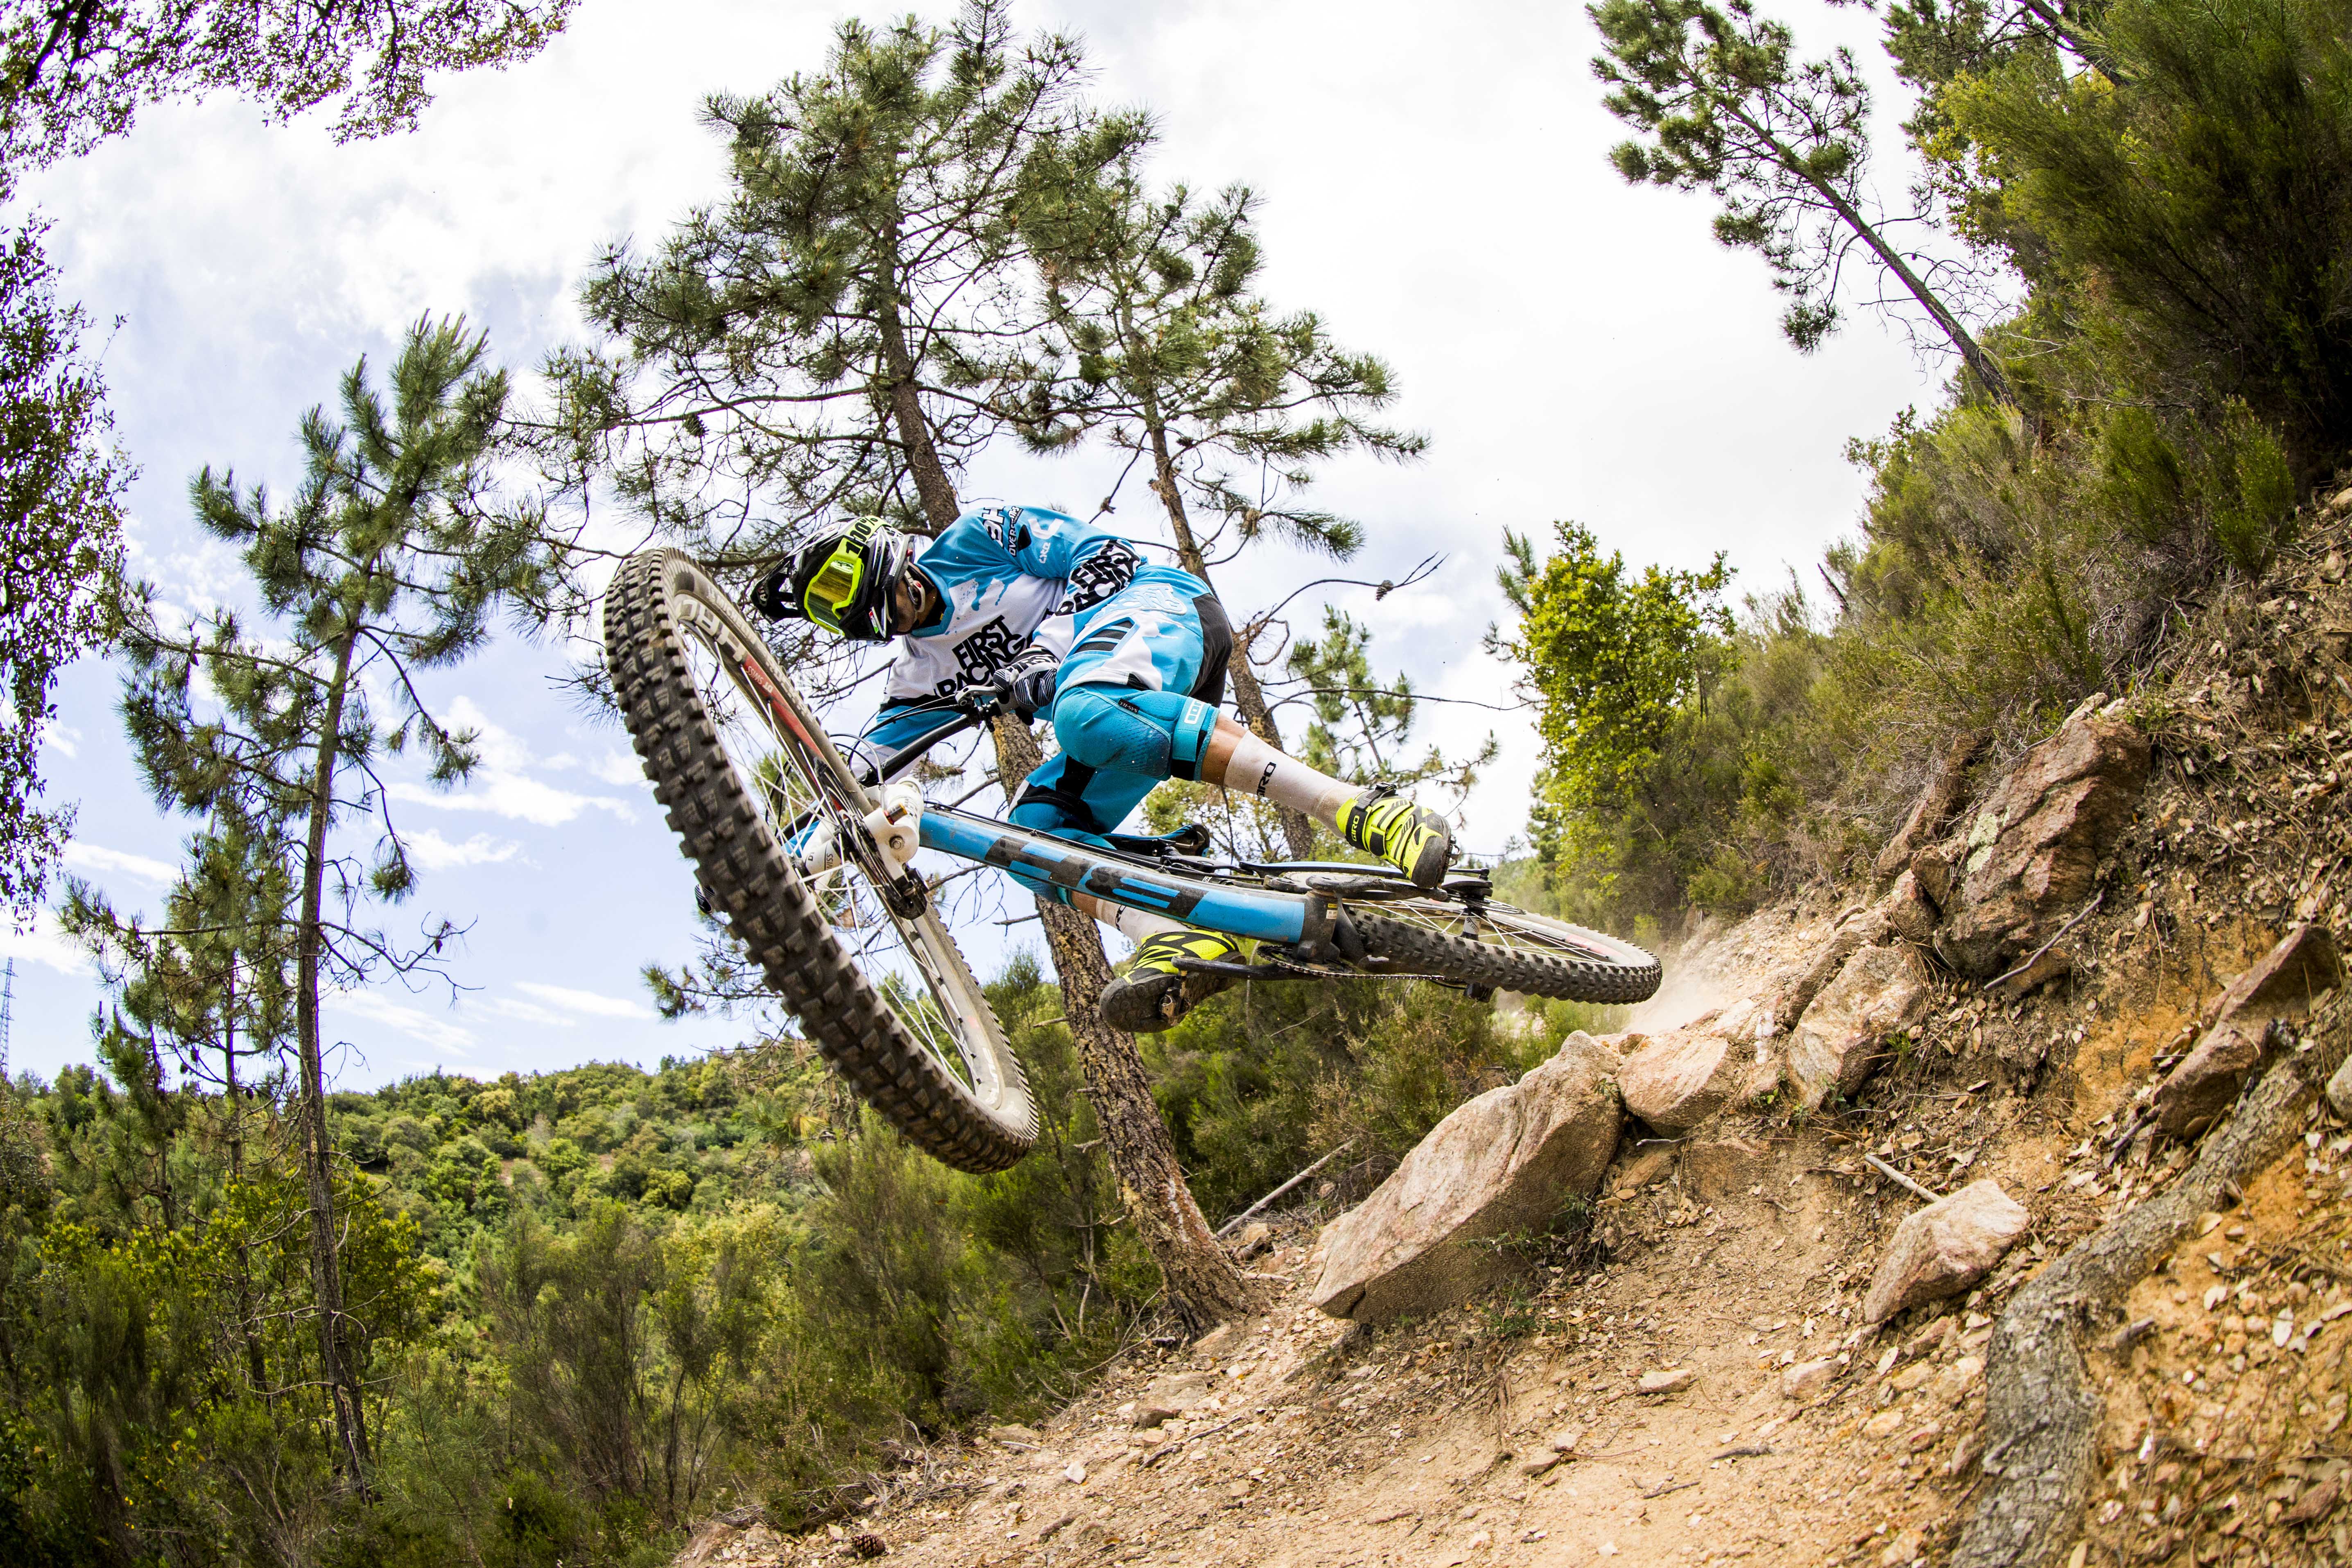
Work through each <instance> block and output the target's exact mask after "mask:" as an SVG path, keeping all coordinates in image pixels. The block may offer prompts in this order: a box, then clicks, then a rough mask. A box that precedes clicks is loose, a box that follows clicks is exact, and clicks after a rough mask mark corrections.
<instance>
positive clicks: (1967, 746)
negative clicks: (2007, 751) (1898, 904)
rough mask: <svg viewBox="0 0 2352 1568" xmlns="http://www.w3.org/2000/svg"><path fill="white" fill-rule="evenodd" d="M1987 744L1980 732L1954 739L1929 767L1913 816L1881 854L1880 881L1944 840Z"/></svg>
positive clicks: (1906, 821)
mask: <svg viewBox="0 0 2352 1568" xmlns="http://www.w3.org/2000/svg"><path fill="white" fill-rule="evenodd" d="M1984 743H1985V737H1984V735H1983V734H1982V733H1980V732H1977V731H1970V732H1969V733H1967V734H1963V735H1958V736H1955V737H1954V738H1953V740H1952V742H1951V743H1950V744H1949V745H1948V746H1946V747H1945V748H1944V749H1943V751H1941V752H1938V753H1937V756H1936V760H1935V761H1934V762H1932V763H1929V764H1928V765H1927V783H1926V784H1923V785H1921V786H1920V790H1919V798H1918V799H1916V800H1915V801H1913V802H1912V803H1911V813H1910V815H1909V816H1906V817H1905V818H1904V819H1903V826H1900V827H1898V828H1896V829H1895V837H1892V838H1890V839H1888V840H1887V841H1886V847H1885V848H1884V849H1882V850H1880V851H1879V852H1878V864H1877V866H1876V868H1875V869H1876V871H1877V873H1878V878H1879V880H1881V881H1885V879H1887V878H1889V877H1893V876H1895V875H1897V874H1899V873H1900V872H1901V871H1902V870H1903V869H1904V868H1906V867H1907V866H1909V865H1910V864H1911V857H1912V856H1914V855H1916V854H1917V853H1918V852H1919V851H1920V850H1921V849H1924V848H1926V847H1927V845H1928V844H1929V843H1930V842H1932V841H1933V840H1934V839H1936V838H1937V837H1941V836H1942V834H1943V831H1944V825H1945V824H1946V823H1948V822H1949V821H1951V819H1952V813H1953V812H1954V811H1956V810H1958V808H1959V804H1960V792H1961V790H1962V789H1963V788H1964V787H1965V786H1966V785H1967V783H1968V776H1969V763H1972V762H1974V761H1975V760H1976V755H1977V753H1978V752H1980V751H1982V750H1984Z"/></svg>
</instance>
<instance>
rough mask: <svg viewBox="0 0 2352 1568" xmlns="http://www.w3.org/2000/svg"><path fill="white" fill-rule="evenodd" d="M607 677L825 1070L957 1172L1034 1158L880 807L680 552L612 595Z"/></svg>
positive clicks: (956, 963) (975, 1010)
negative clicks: (889, 848) (885, 847)
mask: <svg viewBox="0 0 2352 1568" xmlns="http://www.w3.org/2000/svg"><path fill="white" fill-rule="evenodd" d="M604 658H605V661H606V663H607V664H608V666H609V667H610V668H611V670H612V674H613V685H614V695H615V696H616V697H617V698H618V699H619V701H620V706H621V713H622V717H623V719H624V720H625V722H626V723H627V725H628V728H629V735H630V739H631V740H632V741H633V742H635V745H636V750H637V754H638V756H639V757H640V758H641V759H642V760H643V762H644V763H645V768H646V776H647V777H648V778H650V779H651V780H652V781H653V785H654V795H655V796H656V798H657V799H658V800H660V802H661V803H662V805H664V806H665V807H667V811H668V818H669V825H670V826H671V828H672V829H674V830H675V831H676V832H677V835H678V837H679V838H680V840H681V841H682V842H683V845H684V847H685V850H686V854H687V858H688V859H690V860H692V861H693V862H694V866H695V873H696V876H697V877H698V879H699V880H700V881H701V883H702V886H703V887H704V889H706V890H707V891H708V893H709V899H710V902H711V905H712V907H713V908H714V909H715V910H718V911H719V912H720V913H722V914H723V915H724V916H725V917H726V920H727V924H728V929H729V930H730V931H731V932H732V933H733V934H734V935H735V937H736V938H737V939H738V940H740V942H742V943H743V944H744V946H745V948H746V949H747V950H749V952H751V956H752V958H753V959H754V960H755V961H756V962H757V963H759V964H760V965H761V969H762V970H763V971H764V972H765V973H766V975H767V980H768V984H770V985H772V987H774V988H775V991H776V994H777V995H778V996H779V997H781V998H782V1001H783V1003H784V1005H785V1006H786V1007H788V1008H790V1009H791V1010H792V1012H793V1016H795V1017H797V1018H798V1019H799V1020H800V1022H801V1026H802V1027H803V1029H804V1030H805V1031H806V1032H807V1035H808V1037H809V1038H810V1039H811V1040H812V1041H814V1043H815V1045H816V1047H817V1048H818V1050H819V1051H821V1052H823V1053H824V1058H825V1059H826V1061H828V1062H829V1063H831V1064H832V1066H833V1068H834V1069H835V1071H837V1072H839V1073H840V1074H841V1076H842V1077H843V1078H844V1079H846V1080H848V1083H849V1085H850V1087H851V1088H852V1089H855V1090H856V1091H857V1093H858V1095H859V1096H860V1097H861V1098H863V1099H864V1100H866V1103H867V1104H869V1105H871V1106H873V1107H874V1109H875V1110H877V1111H879V1112H881V1113H882V1115H883V1116H884V1117H885V1118H886V1119H887V1120H888V1121H890V1122H891V1123H892V1125H894V1126H896V1127H897V1128H898V1130H899V1131H901V1132H903V1133H905V1134H906V1135H907V1137H908V1139H909V1140H910V1141H912V1142H914V1143H915V1144H916V1145H917V1146H918V1147H919V1148H921V1149H923V1150H925V1151H926V1152H929V1153H930V1154H931V1155H933V1156H934V1157H936V1158H937V1159H939V1160H940V1161H941V1162H942V1163H946V1164H950V1165H953V1166H955V1167H956V1168H957V1169H959V1170H965V1171H975V1172H987V1171H1001V1170H1003V1169H1004V1168H1005V1167H1006V1166H1008V1165H1011V1164H1012V1163H1014V1162H1015V1161H1017V1160H1019V1159H1020V1158H1021V1157H1022V1156H1023V1155H1024V1154H1025V1153H1027V1152H1029V1149H1030V1146H1031V1145H1032V1144H1033V1143H1034V1142H1035V1141H1036V1136H1037V1131H1036V1129H1037V1116H1036V1110H1035V1107H1034V1103H1033V1102H1032V1100H1031V1098H1030V1094H1029V1085H1028V1079H1027V1077H1026V1075H1025V1074H1024V1072H1023V1070H1022V1067H1021V1062H1020V1058H1017V1057H1016V1056H1014V1055H1013V1050H1012V1047H1010V1046H1009V1045H1008V1044H1007V1043H1006V1041H1005V1038H1004V1031H1003V1027H1002V1026H1000V1025H999V1024H998V1022H997V1019H996V1014H995V1012H994V1010H993V1009H992V1007H991V1006H990V1005H989V1003H988V999H987V997H986V996H985V995H984V994H982V991H981V988H980V983H979V982H978V981H977V980H976V979H974V978H973V976H972V973H971V968H970V966H969V965H967V964H966V963H964V959H963V954H962V953H961V952H959V951H958V950H957V948H956V944H955V941H954V939H953V938H952V937H950V935H949V934H948V931H947V927H946V926H945V924H944V923H943V922H942V921H940V917H939V912H938V910H935V909H932V908H930V907H929V905H928V902H927V901H923V900H919V898H917V899H910V898H908V896H907V893H906V890H905V888H904V885H903V884H898V885H897V886H894V876H893V873H894V870H895V868H893V867H891V865H890V864H889V863H888V862H887V860H886V859H884V858H882V857H881V855H880V854H879V852H878V851H877V849H876V848H875V847H874V845H873V842H872V840H871V839H870V838H869V837H868V836H867V835H866V832H865V830H864V828H863V827H862V826H860V824H861V822H862V819H863V818H864V816H865V815H866V812H867V811H868V810H869V809H870V807H871V805H872V802H871V801H870V800H869V799H868V797H867V796H866V792H865V790H864V788H863V787H862V786H861V785H859V784H858V783H857V781H856V779H855V778H854V777H853V776H852V775H851V773H850V772H849V769H848V766H847V765H846V764H845V763H844V762H843V761H842V758H841V754H840V752H838V751H836V750H835V747H834V745H833V742H831V741H830V740H829V739H827V738H826V736H825V733H824V730H823V729H822V728H820V727H819V726H818V724H817V722H816V720H815V717H814V714H813V713H812V712H811V711H810V710H809V709H808V707H807V705H806V704H805V703H804V702H803V701H802V700H801V698H800V694H799V693H798V692H797V691H795V690H794V689H793V684H792V681H791V679H789V678H788V677H787V676H786V675H785V673H784V671H783V668H782V666H781V665H779V664H778V663H777V661H776V658H775V656H774V655H773V654H772V652H771V651H770V650H769V648H768V646H767V644H766V642H765V640H764V639H762V638H761V637H760V636H759V635H758V634H757V633H756V632H755V631H754V630H753V629H752V628H751V624H750V623H749V622H748V621H747V620H746V619H745V618H744V616H743V614H742V612H741V611H740V610H738V609H737V608H736V607H735V605H734V604H733V602H732V601H731V600H730V599H729V598H728V596H727V595H726V594H725V593H724V592H723V591H722V590H720V588H719V585H718V584H716V583H714V582H712V581H711V579H710V576H709V574H708V573H706V572H704V571H703V570H702V569H701V568H700V567H699V566H698V565H696V564H695V563H694V562H693V561H692V560H691V559H690V558H689V557H688V556H687V555H685V554H683V553H682V552H677V551H675V550H662V551H652V552H647V553H646V554H642V555H637V556H634V557H632V558H631V559H630V560H629V561H628V562H627V563H625V564H624V565H623V566H622V568H621V570H620V572H619V573H618V574H616V575H615V576H614V581H613V585H612V588H611V590H610V591H609V592H608V593H607V594H606V595H605V600H604ZM796 848H797V849H799V850H801V851H803V852H804V853H803V854H796V853H795V852H794V851H795V849H796ZM918 906H919V907H918Z"/></svg>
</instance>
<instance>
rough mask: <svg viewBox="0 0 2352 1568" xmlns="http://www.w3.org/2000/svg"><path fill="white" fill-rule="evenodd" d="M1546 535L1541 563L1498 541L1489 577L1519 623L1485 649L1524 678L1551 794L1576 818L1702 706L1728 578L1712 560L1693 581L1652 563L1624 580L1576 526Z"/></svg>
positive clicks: (1615, 558) (1529, 548) (1649, 762)
mask: <svg viewBox="0 0 2352 1568" xmlns="http://www.w3.org/2000/svg"><path fill="white" fill-rule="evenodd" d="M1553 532H1554V536H1555V539H1556V541H1557V542H1558V545H1559V549H1558V551H1557V552H1556V553H1554V554H1551V555H1549V556H1547V557H1546V558H1545V559H1543V560H1542V561H1541V562H1538V560H1537V559H1536V554H1535V545H1534V543H1533V542H1531V541H1530V540H1528V539H1526V538H1523V537H1521V536H1519V535H1517V534H1512V533H1508V532H1507V533H1505V535H1504V536H1503V543H1504V548H1505V550H1506V551H1507V552H1508V554H1509V557H1510V560H1509V562H1508V563H1507V564H1506V565H1504V566H1503V567H1501V568H1499V569H1498V571H1497V573H1496V578H1497V581H1498V582H1499V583H1500V584H1501V585H1502V589H1503V594H1504V596H1505V597H1506V598H1507V599H1508V600H1509V601H1510V602H1511V605H1512V606H1513V607H1514V608H1516V609H1517V611H1518V612H1519V617H1520V619H1519V626H1518V628H1517V632H1516V634H1515V635H1513V636H1510V637H1505V636H1503V635H1502V634H1500V633H1499V632H1490V633H1489V635H1488V646H1489V647H1491V648H1492V649H1493V650H1494V651H1495V652H1496V653H1497V654H1499V655H1501V656H1503V657H1505V658H1510V659H1512V660H1514V661H1516V662H1517V663H1518V664H1520V665H1521V666H1522V667H1523V668H1526V670H1527V671H1528V677H1527V679H1528V684H1529V686H1530V687H1531V688H1532V689H1533V691H1534V693H1535V695H1536V697H1537V700H1538V701H1539V702H1540V703H1541V705H1542V706H1541V709H1540V710H1539V715H1538V720H1537V726H1536V728H1537V732H1538V734H1539V735H1540V736H1541V737H1542V739H1543V742H1544V754H1545V762H1546V764H1547V766H1548V768H1549V772H1550V777H1551V779H1552V783H1553V786H1554V788H1555V790H1556V791H1557V793H1558V796H1559V800H1560V802H1561V804H1562V805H1565V806H1567V807H1568V808H1569V809H1570V810H1580V809H1584V808H1587V807H1591V806H1594V805H1604V804H1607V803H1609V802H1612V801H1615V800H1617V799H1619V798H1620V797H1621V796H1622V795H1623V793H1624V791H1625V790H1626V788H1627V787H1628V786H1629V785H1631V784H1633V783H1634V782H1635V781H1637V780H1639V779H1642V778H1644V777H1646V776H1647V775H1648V774H1649V773H1650V771H1651V769H1652V768H1653V767H1654V766H1655V764H1656V763H1657V760H1658V754H1659V748H1660V747H1661V746H1662V745H1664V742H1665V738H1666V732H1667V731H1668V729H1669V728H1670V726H1671V725H1672V722H1673V720H1674V715H1675V712H1676V710H1678V709H1679V708H1680V707H1681V706H1682V704H1684V703H1685V702H1686V701H1690V702H1696V703H1698V704H1699V705H1700V706H1701V707H1704V705H1705V698H1706V690H1705V687H1706V677H1707V675H1708V674H1709V672H1710V670H1711V669H1712V668H1713V667H1714V665H1715V664H1716V662H1717V655H1718V654H1719V652H1720V649H1721V642H1722V638H1723V637H1725V635H1726V634H1727V633H1728V632H1729V631H1730V629H1731V617H1730V614H1729V612H1727V611H1726V610H1725V609H1724V608H1723V607H1722V606H1721V605H1719V604H1718V603H1717V600H1718V599H1719V598H1720V596H1721V595H1722V593H1723V589H1724V586H1725V584H1727V583H1728V582H1729V581H1730V577H1731V573H1730V568H1729V567H1727V566H1726V565H1725V564H1724V561H1723V557H1722V556H1721V555H1719V554H1718V555H1717V557H1716V560H1715V563H1714V564H1713V565H1712V566H1710V567H1708V568H1707V570H1706V571H1704V572H1684V571H1673V572H1670V571H1663V570H1661V569H1659V568H1658V567H1655V566H1652V567H1649V568H1646V569H1645V570H1644V571H1643V573H1642V574H1640V575H1639V576H1635V575H1633V574H1631V573H1629V572H1627V571H1626V569H1625V560H1624V557H1623V556H1622V554H1619V553H1616V552H1612V553H1610V554H1609V555H1607V556H1605V557H1604V556H1603V555H1602V554H1601V546H1600V542H1598V541H1597V540H1595V539H1594V538H1593V536H1592V531H1591V530H1590V529H1588V528H1585V527H1584V526H1583V525H1582V524H1580V523H1573V522H1562V523H1556V524H1554V525H1553Z"/></svg>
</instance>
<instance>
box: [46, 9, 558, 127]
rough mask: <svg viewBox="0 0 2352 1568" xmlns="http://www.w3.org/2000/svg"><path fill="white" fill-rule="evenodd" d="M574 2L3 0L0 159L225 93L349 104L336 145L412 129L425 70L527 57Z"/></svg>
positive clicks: (289, 105) (304, 104)
mask: <svg viewBox="0 0 2352 1568" xmlns="http://www.w3.org/2000/svg"><path fill="white" fill-rule="evenodd" d="M571 11H572V0H545V3H544V4H536V5H534V4H529V3H526V0H323V3H322V4H317V5H305V6H303V7H302V8H300V9H299V11H298V10H294V9H291V8H286V7H277V6H268V5H227V4H221V3H219V0H198V3H196V4H193V5H192V4H182V3H173V4H163V3H160V0H148V3H146V4H136V3H134V4H129V5H121V4H117V5H109V4H104V3H103V0H64V3H63V4H52V3H50V0H10V3H9V4H7V5H5V6H0V158H5V162H6V163H8V164H11V165H13V164H16V163H25V162H30V163H46V162H47V161H48V160H50V159H52V158H56V157H58V156H60V155H63V154H70V153H83V152H87V151H88V150H89V148H90V147H92V146H94V145H96V144H97V143H98V142H101V141H103V140H105V139H106V138H108V137H110V136H120V135H121V134H122V133H124V132H127V131H129V130H130V129H131V120H132V118H133V117H134V116H135V115H136V113H137V112H138V110H140V109H141V108H142V106H144V105H147V104H151V103H161V102H165V101H168V100H173V99H187V98H202V97H204V96H205V95H206V94H208V93H213V92H217V91H219V90H221V89H224V88H226V89H228V90H230V91H232V92H235V93H237V94H238V95H239V96H241V97H244V98H247V99H250V100H255V101H257V102H258V103H260V104H261V105H262V106H263V109H264V111H265V113H267V115H268V117H269V118H270V119H272V120H287V119H291V118H292V117H293V116H294V115H297V114H299V113H301V112H302V111H303V110H308V109H311V108H314V107H315V106H317V105H319V104H320V103H323V102H325V101H326V100H328V99H331V98H334V97H338V96H341V98H342V99H343V103H342V107H341V113H340V115H339V117H338V119H337V120H336V122H335V127H334V136H335V139H336V140H337V141H339V142H347V141H352V140H355V139H359V138H363V137H370V136H382V135H384V134H386V133H388V132H394V131H406V130H414V129H415V125H416V117H417V114H418V113H419V112H420V111H421V110H423V109H424V108H425V105H426V104H428V103H430V102H431V101H432V96H431V95H430V94H429V93H427V92H426V91H425V73H426V72H427V71H434V70H464V69H467V68H470V67H475V66H495V65H504V64H506V63H508V62H509V61H512V60H520V59H527V58H530V56H532V55H534V54H536V53H538V52H539V51H540V50H541V48H543V47H546V45H547V43H548V41H549V40H550V39H551V37H554V35H555V34H556V33H557V32H558V31H560V30H561V29H562V26H563V24H564V22H565V21H566V20H568V19H569V17H570V15H571Z"/></svg>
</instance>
